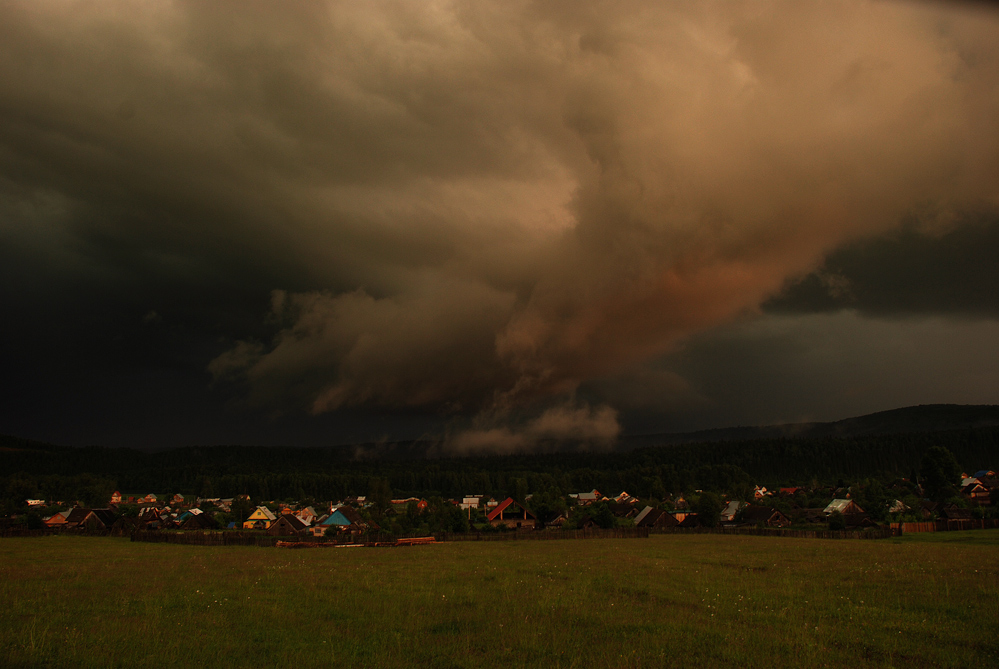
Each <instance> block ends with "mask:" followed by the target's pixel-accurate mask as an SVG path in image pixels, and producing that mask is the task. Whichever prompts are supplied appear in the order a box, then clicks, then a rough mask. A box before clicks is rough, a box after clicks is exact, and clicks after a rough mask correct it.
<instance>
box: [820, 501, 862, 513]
mask: <svg viewBox="0 0 999 669" xmlns="http://www.w3.org/2000/svg"><path fill="white" fill-rule="evenodd" d="M835 512H839V513H841V514H843V515H844V516H845V515H848V514H851V513H863V512H864V510H863V509H861V508H860V507H859V506H857V504H856V503H855V502H854V501H853V500H852V499H834V500H833V501H831V502H829V506H827V507H826V508H824V509H823V510H822V513H824V514H826V515H827V516H828V515H829V514H831V513H835Z"/></svg>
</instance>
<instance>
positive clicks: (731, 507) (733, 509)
mask: <svg viewBox="0 0 999 669" xmlns="http://www.w3.org/2000/svg"><path fill="white" fill-rule="evenodd" d="M744 506H745V504H744V503H743V502H740V501H738V500H734V501H731V502H729V503H728V504H726V505H725V508H724V509H722V512H721V522H723V523H733V522H735V514H737V513H739V509H741V508H742V507H744Z"/></svg>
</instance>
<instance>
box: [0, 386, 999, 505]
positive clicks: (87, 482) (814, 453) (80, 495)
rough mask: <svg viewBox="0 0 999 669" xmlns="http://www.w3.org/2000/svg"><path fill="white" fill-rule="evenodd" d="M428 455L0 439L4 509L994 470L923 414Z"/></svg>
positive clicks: (997, 456)
mask: <svg viewBox="0 0 999 669" xmlns="http://www.w3.org/2000/svg"><path fill="white" fill-rule="evenodd" d="M434 445H435V444H434V443H433V442H430V441H418V442H398V443H393V444H359V445H356V446H331V447H318V448H295V447H262V446H239V445H231V446H195V447H183V448H175V449H169V450H163V451H156V452H144V451H138V450H135V449H128V448H103V447H99V446H89V447H85V448H66V447H59V446H52V445H50V444H44V443H40V442H34V441H29V440H25V439H18V438H16V437H0V504H3V503H7V504H15V503H17V504H19V503H23V499H25V498H34V497H42V498H45V499H59V498H60V497H63V498H75V499H89V498H95V499H96V498H98V497H101V496H102V495H104V493H103V492H101V493H100V494H97V493H96V492H94V491H97V490H98V489H100V490H103V489H104V488H108V490H106V493H107V494H108V495H109V494H110V492H111V490H114V489H116V488H117V489H119V490H121V491H123V492H125V491H128V492H131V493H143V494H145V493H146V492H150V491H153V492H157V493H166V492H171V493H172V492H177V491H179V492H182V493H183V494H185V495H187V494H192V495H202V496H204V497H211V496H222V497H226V496H232V495H236V494H243V493H246V494H250V495H253V496H254V498H256V499H266V500H269V499H302V498H305V497H311V498H314V499H317V500H330V499H334V500H335V499H342V498H343V497H345V496H348V495H363V494H366V492H367V491H368V489H369V487H370V485H371V484H372V480H373V479H376V480H380V479H385V480H387V481H388V482H389V485H390V487H391V489H392V490H393V493H394V494H396V495H398V496H401V497H407V496H410V495H419V496H424V497H428V496H433V495H442V496H445V497H455V496H460V495H464V494H469V493H472V492H474V493H476V494H493V495H505V494H512V493H513V492H515V491H516V490H518V489H522V488H523V485H527V491H528V492H537V491H540V490H544V489H546V488H547V487H549V486H555V487H557V488H558V489H560V490H562V491H563V492H565V491H579V490H591V489H593V488H597V489H598V490H603V491H614V492H616V491H620V490H627V491H628V492H630V493H632V494H638V495H640V496H643V497H657V496H661V495H662V494H663V492H667V493H677V492H682V491H689V490H693V489H705V490H718V491H721V492H731V493H733V494H739V495H741V494H742V492H745V490H746V489H747V486H750V484H751V483H752V482H761V483H764V484H765V485H767V486H771V487H772V486H774V485H786V484H802V483H810V482H813V481H819V482H823V483H824V484H831V483H832V482H838V481H840V480H847V481H859V480H863V479H865V478H868V477H881V478H883V479H885V480H897V479H899V478H902V477H911V474H912V472H913V471H916V470H917V469H918V467H919V463H920V461H921V459H922V457H923V454H924V453H925V452H926V450H927V449H928V448H930V447H931V446H944V447H946V448H948V449H950V450H951V452H952V453H953V454H954V456H955V457H956V458H957V460H958V463H959V464H960V465H961V467H963V468H965V469H966V470H967V471H977V470H979V469H986V468H995V467H997V466H999V407H997V406H956V405H927V406H918V407H907V408H904V409H896V410H893V411H882V412H879V413H875V414H870V415H867V416H859V417H856V418H848V419H845V420H840V421H835V422H829V423H803V424H793V425H773V426H765V427H738V428H726V429H720V430H705V431H701V432H690V433H685V434H665V435H643V436H638V437H624V438H622V440H621V445H620V447H619V449H618V450H616V451H613V452H592V451H586V450H578V449H577V450H573V449H572V447H573V446H574V445H573V444H565V443H560V444H554V443H553V444H542V448H541V449H540V450H539V452H534V453H519V454H513V455H504V456H501V455H493V456H467V457H433V454H434V453H435V451H434ZM438 454H439V452H438ZM428 455H429V456H430V457H426V456H428ZM750 489H751V486H750ZM4 491H7V492H6V493H4ZM88 491H89V492H88ZM739 491H742V492H739ZM5 494H6V497H7V498H8V499H7V502H4V495H5ZM18 500H21V501H20V502H18ZM12 508H13V507H12Z"/></svg>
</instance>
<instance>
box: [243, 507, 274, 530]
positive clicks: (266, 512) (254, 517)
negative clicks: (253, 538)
mask: <svg viewBox="0 0 999 669" xmlns="http://www.w3.org/2000/svg"><path fill="white" fill-rule="evenodd" d="M275 520H277V516H275V515H274V514H273V513H271V510H270V509H268V508H267V507H266V506H258V507H257V510H256V511H254V512H253V513H251V514H250V517H249V518H247V519H246V521H245V522H244V523H243V529H244V530H266V529H267V528H268V527H270V526H271V523H273V522H274V521H275Z"/></svg>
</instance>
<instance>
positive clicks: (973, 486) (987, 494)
mask: <svg viewBox="0 0 999 669" xmlns="http://www.w3.org/2000/svg"><path fill="white" fill-rule="evenodd" d="M966 480H967V481H970V483H968V484H967V485H965V486H964V487H962V488H961V494H962V495H964V496H965V497H967V498H968V501H969V502H971V503H972V504H977V505H978V506H988V505H989V504H990V503H991V502H992V491H991V490H989V489H988V488H986V487H985V486H983V485H982V484H981V483H980V482H979V481H978V479H966Z"/></svg>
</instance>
